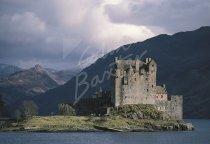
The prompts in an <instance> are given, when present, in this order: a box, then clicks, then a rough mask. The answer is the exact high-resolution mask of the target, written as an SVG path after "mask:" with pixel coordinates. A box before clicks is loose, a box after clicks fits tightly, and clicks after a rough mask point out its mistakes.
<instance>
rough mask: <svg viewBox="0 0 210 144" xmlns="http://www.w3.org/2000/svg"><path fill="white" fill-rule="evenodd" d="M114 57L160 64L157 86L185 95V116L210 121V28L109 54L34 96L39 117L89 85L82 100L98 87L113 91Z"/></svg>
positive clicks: (127, 47)
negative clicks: (112, 70) (149, 60)
mask: <svg viewBox="0 0 210 144" xmlns="http://www.w3.org/2000/svg"><path fill="white" fill-rule="evenodd" d="M114 57H119V58H121V59H122V58H123V59H129V58H132V59H135V58H136V57H138V58H141V59H144V58H146V57H151V58H153V59H154V60H155V61H156V62H157V65H158V72H157V83H158V84H163V83H165V84H166V87H167V90H168V92H169V94H179V95H183V96H184V117H185V118H210V81H209V79H210V67H209V63H210V27H201V28H199V29H197V30H195V31H188V32H180V33H176V34H174V35H166V34H162V35H158V36H156V37H153V38H150V39H148V40H145V41H143V42H138V43H133V44H128V45H125V46H122V47H120V48H118V49H116V50H114V51H112V52H110V53H108V54H106V55H105V56H103V57H102V58H99V59H98V60H97V61H96V62H95V63H94V64H92V65H90V66H88V67H87V68H85V69H84V70H82V72H81V73H79V74H78V75H77V76H75V77H73V78H72V79H71V80H70V81H68V82H67V83H65V84H64V85H62V86H59V87H57V88H54V89H51V90H49V91H47V92H46V93H44V94H41V95H39V96H37V97H35V99H34V100H35V101H36V103H37V104H38V105H39V107H40V114H43V115H44V114H49V113H50V112H56V109H57V104H58V103H73V102H75V93H76V92H77V90H78V94H81V93H83V92H84V90H85V88H86V86H87V85H89V87H88V89H87V91H86V92H85V93H84V96H83V97H82V98H87V97H92V96H93V95H94V93H95V92H96V91H98V89H99V87H102V89H103V90H110V89H111V82H110V78H109V74H108V73H109V72H110V71H111V69H112V67H113V62H114ZM86 76H87V77H86ZM98 79H99V81H98ZM78 82H79V85H80V86H79V87H77V86H78ZM81 82H82V83H81ZM97 82H98V83H97ZM91 85H92V86H91ZM76 96H78V95H76ZM76 100H78V99H76Z"/></svg>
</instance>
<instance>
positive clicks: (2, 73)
mask: <svg viewBox="0 0 210 144" xmlns="http://www.w3.org/2000/svg"><path fill="white" fill-rule="evenodd" d="M20 70H22V69H21V68H19V67H17V66H13V65H7V64H0V79H1V78H5V77H8V76H9V75H11V74H13V73H15V72H17V71H20Z"/></svg>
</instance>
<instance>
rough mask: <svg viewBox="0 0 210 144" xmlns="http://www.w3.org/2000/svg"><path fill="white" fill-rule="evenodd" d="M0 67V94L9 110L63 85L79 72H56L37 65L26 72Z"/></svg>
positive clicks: (9, 67)
mask: <svg viewBox="0 0 210 144" xmlns="http://www.w3.org/2000/svg"><path fill="white" fill-rule="evenodd" d="M0 66H1V69H3V68H4V69H3V71H0V74H1V75H2V78H1V80H0V94H2V95H3V96H4V100H5V101H6V103H7V106H8V107H10V108H11V109H15V108H16V107H17V106H18V105H19V104H20V102H21V101H22V100H24V99H31V98H32V97H34V96H37V95H39V94H41V93H44V92H46V91H47V90H50V89H53V88H56V87H58V86H60V85H62V84H64V83H65V82H66V81H68V80H70V79H71V78H72V77H73V76H74V75H75V74H76V73H77V72H78V71H79V70H76V69H75V70H63V71H57V70H54V69H50V68H43V67H42V66H41V65H38V64H37V65H35V67H32V68H30V69H26V70H24V69H21V68H18V67H16V66H11V65H5V64H4V65H3V64H2V65H0Z"/></svg>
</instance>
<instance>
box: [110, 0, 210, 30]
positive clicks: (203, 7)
mask: <svg viewBox="0 0 210 144" xmlns="http://www.w3.org/2000/svg"><path fill="white" fill-rule="evenodd" d="M106 12H107V13H108V14H109V17H110V18H111V19H112V21H114V22H119V23H122V22H124V23H132V24H136V25H146V26H153V27H156V28H160V29H162V30H164V31H165V32H166V33H175V32H178V31H186V30H193V29H196V28H198V27H200V26H205V25H210V17H209V16H208V14H209V13H210V1H209V0H201V1H197V0H185V1H183V0H156V1H155V0H148V1H141V0H140V1H135V0H131V1H129V2H128V3H127V4H125V3H121V5H109V6H107V8H106Z"/></svg>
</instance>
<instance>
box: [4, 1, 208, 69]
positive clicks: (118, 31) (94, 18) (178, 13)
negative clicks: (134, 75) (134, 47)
mask: <svg viewBox="0 0 210 144" xmlns="http://www.w3.org/2000/svg"><path fill="white" fill-rule="evenodd" d="M209 12H210V4H209V1H208V0H202V2H201V1H199V2H198V1H196V0H187V1H182V0H176V1H168V0H115V1H113V0H101V1H97V0H88V1H87V0H77V1H74V0H44V1H41V0H40V1H33V0H27V1H25V0H15V1H6V0H2V1H0V60H1V61H5V62H6V61H7V62H10V63H14V64H19V65H21V66H22V65H23V66H24V65H25V66H29V65H31V64H33V63H36V62H39V63H41V64H44V65H46V66H49V65H50V66H52V65H53V64H54V65H55V66H54V67H59V68H61V69H62V68H66V67H67V68H69V67H73V66H75V65H77V64H78V63H80V64H81V63H82V65H85V66H86V65H87V64H89V63H91V62H93V61H95V60H96V59H97V58H98V57H100V56H102V55H104V54H105V53H107V52H109V51H110V50H113V49H116V48H118V47H119V46H121V45H124V44H127V43H133V42H137V41H143V40H145V39H147V38H150V37H152V36H155V35H157V34H160V33H175V32H178V31H182V30H189V29H190V30H191V29H195V28H198V27H200V26H202V25H209V22H210V18H209V17H208V16H207V15H206V14H207V13H209ZM87 49H88V50H87ZM85 62H86V63H85Z"/></svg>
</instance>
